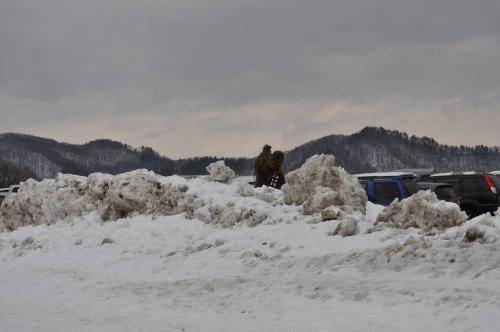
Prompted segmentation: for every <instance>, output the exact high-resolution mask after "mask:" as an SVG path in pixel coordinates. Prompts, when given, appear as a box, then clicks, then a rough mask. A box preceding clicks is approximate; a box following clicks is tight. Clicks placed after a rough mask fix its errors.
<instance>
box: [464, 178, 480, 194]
mask: <svg viewBox="0 0 500 332" xmlns="http://www.w3.org/2000/svg"><path fill="white" fill-rule="evenodd" d="M462 190H463V191H464V192H465V193H478V192H479V190H480V187H479V181H478V179H475V178H465V179H463V180H462Z"/></svg>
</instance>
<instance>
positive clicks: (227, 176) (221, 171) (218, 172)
mask: <svg viewBox="0 0 500 332" xmlns="http://www.w3.org/2000/svg"><path fill="white" fill-rule="evenodd" d="M206 169H207V172H208V174H209V176H208V179H209V180H210V181H217V182H223V183H228V182H229V181H231V180H232V179H234V177H235V173H234V171H233V170H232V169H231V168H229V167H227V166H226V164H225V163H224V160H219V161H217V162H215V163H211V164H210V165H208V166H207V168H206Z"/></svg>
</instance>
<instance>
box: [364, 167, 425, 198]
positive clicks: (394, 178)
mask: <svg viewBox="0 0 500 332" xmlns="http://www.w3.org/2000/svg"><path fill="white" fill-rule="evenodd" d="M355 176H356V177H357V178H358V180H359V183H360V184H361V185H362V186H363V188H365V191H366V194H367V196H368V200H369V201H370V202H372V203H374V204H379V205H386V206H387V205H389V204H391V202H392V201H394V199H395V198H397V199H399V200H402V199H404V198H407V197H410V196H411V195H413V194H415V193H416V192H418V190H419V189H418V186H417V182H416V181H415V176H414V174H411V173H398V172H394V173H366V174H357V175H355Z"/></svg>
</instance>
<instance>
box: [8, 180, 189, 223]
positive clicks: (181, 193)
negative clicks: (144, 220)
mask: <svg viewBox="0 0 500 332" xmlns="http://www.w3.org/2000/svg"><path fill="white" fill-rule="evenodd" d="M187 190H188V187H187V184H186V181H185V180H184V179H182V178H179V177H168V178H165V177H162V176H158V175H156V174H154V173H153V172H150V171H146V170H137V171H132V172H128V173H123V174H119V175H116V176H112V175H108V174H101V173H94V174H91V175H90V176H89V177H88V178H86V177H81V176H75V175H66V174H58V175H57V177H56V178H55V179H45V180H43V181H40V182H38V181H35V180H28V181H26V182H24V183H22V184H21V187H20V189H19V192H18V193H17V195H15V196H12V197H8V198H7V199H5V200H4V202H3V203H2V206H1V210H0V224H4V227H5V228H6V229H8V230H13V229H16V228H18V227H21V226H25V225H32V224H35V225H37V224H52V223H54V222H56V221H59V220H67V219H73V218H76V217H81V216H84V215H87V214H89V213H91V212H93V211H98V213H99V215H100V217H101V218H102V220H103V221H107V220H116V219H119V218H123V217H127V216H129V215H132V214H157V215H172V214H178V213H181V212H183V211H184V210H186V206H187V205H188V204H189V203H190V202H191V201H192V200H193V198H192V197H188V195H187V194H186V192H187Z"/></svg>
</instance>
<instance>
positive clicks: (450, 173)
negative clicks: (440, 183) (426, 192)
mask: <svg viewBox="0 0 500 332" xmlns="http://www.w3.org/2000/svg"><path fill="white" fill-rule="evenodd" d="M474 175H476V176H481V175H484V174H482V173H477V172H474V171H470V172H447V173H436V174H432V175H431V176H430V177H431V178H435V177H459V176H474Z"/></svg>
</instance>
